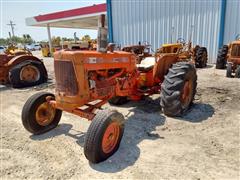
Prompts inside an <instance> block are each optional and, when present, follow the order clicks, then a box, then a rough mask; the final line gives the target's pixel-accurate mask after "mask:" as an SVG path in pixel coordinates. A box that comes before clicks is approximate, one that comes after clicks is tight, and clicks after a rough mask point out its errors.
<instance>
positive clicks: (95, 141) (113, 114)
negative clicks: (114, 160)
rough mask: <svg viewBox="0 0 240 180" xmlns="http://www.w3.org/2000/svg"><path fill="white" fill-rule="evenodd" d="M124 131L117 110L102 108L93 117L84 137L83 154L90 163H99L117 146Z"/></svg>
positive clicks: (121, 117)
mask: <svg viewBox="0 0 240 180" xmlns="http://www.w3.org/2000/svg"><path fill="white" fill-rule="evenodd" d="M123 132H124V117H123V115H122V114H120V113H119V112H117V111H109V110H102V111H99V112H98V113H97V114H96V116H95V117H94V118H93V120H92V122H91V124H90V126H89V128H88V131H87V135H86V138H85V144H84V154H85V156H86V158H87V159H88V160H89V161H90V162H92V163H99V162H101V161H104V160H106V159H107V158H109V157H110V156H111V155H113V154H114V153H115V152H116V151H117V150H118V148H119V145H120V142H121V139H122V136H123Z"/></svg>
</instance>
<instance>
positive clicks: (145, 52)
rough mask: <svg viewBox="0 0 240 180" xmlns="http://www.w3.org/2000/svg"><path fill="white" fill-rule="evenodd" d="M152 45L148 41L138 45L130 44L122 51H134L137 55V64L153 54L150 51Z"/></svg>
mask: <svg viewBox="0 0 240 180" xmlns="http://www.w3.org/2000/svg"><path fill="white" fill-rule="evenodd" d="M150 47H151V46H150V45H149V44H148V43H144V44H141V42H139V43H138V45H130V46H125V47H123V48H122V51H125V52H131V53H134V54H135V55H136V56H137V64H140V63H141V61H142V60H143V59H144V58H145V57H149V56H152V54H151V53H150V50H151V48H150Z"/></svg>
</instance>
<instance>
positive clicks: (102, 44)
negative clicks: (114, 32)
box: [97, 14, 108, 53]
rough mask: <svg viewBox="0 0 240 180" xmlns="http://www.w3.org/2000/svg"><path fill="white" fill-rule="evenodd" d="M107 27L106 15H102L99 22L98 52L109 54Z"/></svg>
mask: <svg viewBox="0 0 240 180" xmlns="http://www.w3.org/2000/svg"><path fill="white" fill-rule="evenodd" d="M104 26H105V15H104V14H101V15H100V17H99V20H98V37H97V51H99V52H104V53H106V52H107V45H108V41H107V33H108V32H107V28H105V27H104Z"/></svg>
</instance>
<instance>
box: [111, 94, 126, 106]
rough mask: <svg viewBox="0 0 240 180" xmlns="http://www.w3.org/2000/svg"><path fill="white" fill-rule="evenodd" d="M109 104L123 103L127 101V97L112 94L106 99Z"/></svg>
mask: <svg viewBox="0 0 240 180" xmlns="http://www.w3.org/2000/svg"><path fill="white" fill-rule="evenodd" d="M108 102H109V104H112V105H123V104H126V103H127V102H128V99H127V97H126V96H114V97H112V98H111V99H109V100H108Z"/></svg>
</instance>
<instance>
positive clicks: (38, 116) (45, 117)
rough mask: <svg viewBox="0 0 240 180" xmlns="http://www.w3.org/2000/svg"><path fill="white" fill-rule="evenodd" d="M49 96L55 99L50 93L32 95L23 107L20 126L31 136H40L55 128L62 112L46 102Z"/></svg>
mask: <svg viewBox="0 0 240 180" xmlns="http://www.w3.org/2000/svg"><path fill="white" fill-rule="evenodd" d="M49 96H50V97H51V98H52V99H55V97H54V95H53V94H52V93H47V92H40V93H37V94H34V95H33V96H31V97H30V98H29V99H28V100H27V102H26V103H25V104H24V106H23V109H22V124H23V126H24V128H25V129H26V130H27V131H29V132H30V133H32V134H42V133H44V132H47V131H49V130H51V129H53V128H55V127H56V126H57V125H58V123H59V121H60V119H61V116H62V111H61V110H59V109H55V108H54V107H52V106H51V105H50V104H49V103H48V102H47V101H46V98H47V97H49Z"/></svg>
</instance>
